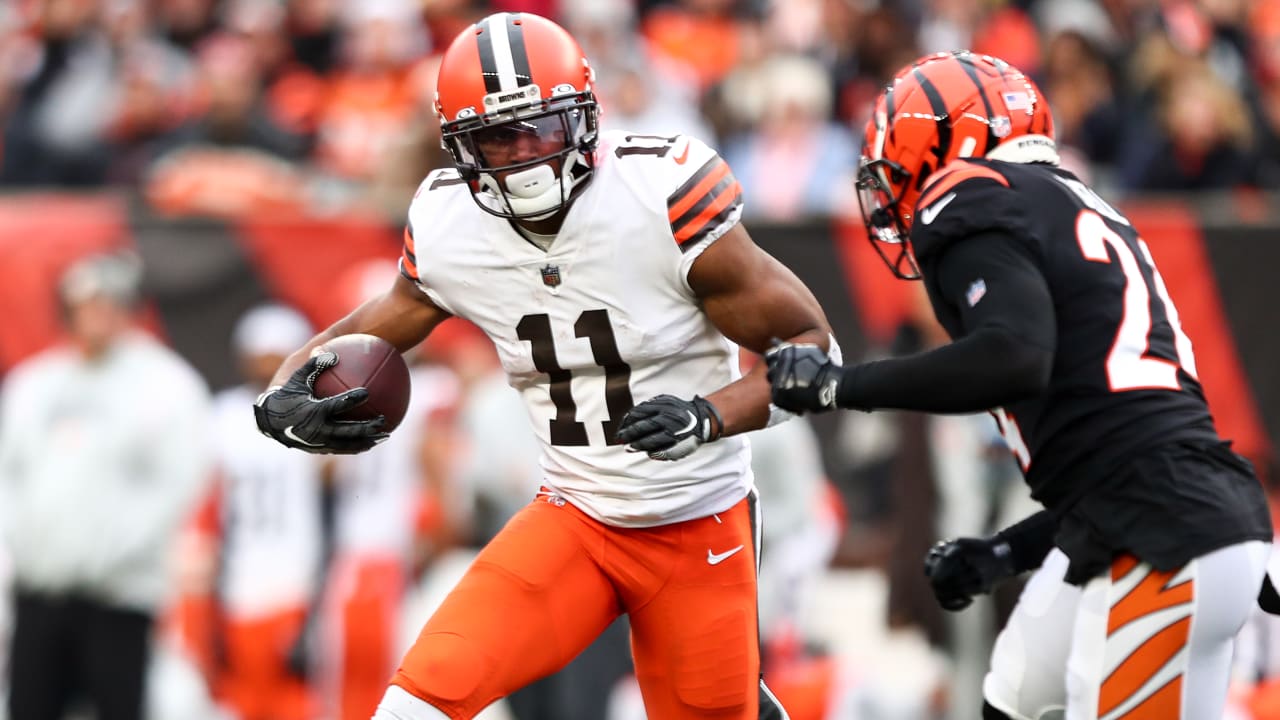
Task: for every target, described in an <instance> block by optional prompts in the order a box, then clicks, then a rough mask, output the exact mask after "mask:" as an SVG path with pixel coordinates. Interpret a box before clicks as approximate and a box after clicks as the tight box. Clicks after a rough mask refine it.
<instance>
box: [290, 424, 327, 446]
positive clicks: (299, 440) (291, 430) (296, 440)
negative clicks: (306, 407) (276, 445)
mask: <svg viewBox="0 0 1280 720" xmlns="http://www.w3.org/2000/svg"><path fill="white" fill-rule="evenodd" d="M284 436H285V437H287V438H289V439H290V440H292V441H294V442H296V443H301V444H303V445H306V446H307V447H320V443H313V442H307V441H306V440H303V439H302V438H300V437H298V436H297V435H295V434H294V433H293V426H292V425H290V426H289V427H287V428H285V429H284Z"/></svg>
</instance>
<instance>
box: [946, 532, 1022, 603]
mask: <svg viewBox="0 0 1280 720" xmlns="http://www.w3.org/2000/svg"><path fill="white" fill-rule="evenodd" d="M924 574H925V575H927V576H928V577H929V584H930V585H931V586H932V587H933V595H934V597H936V598H937V599H938V604H939V605H941V606H942V609H944V610H951V611H953V612H954V611H957V610H963V609H965V608H966V607H969V603H972V602H973V596H974V595H978V594H980V593H989V592H991V588H992V587H994V586H995V584H996V582H997V581H999V580H1003V579H1004V578H1007V577H1010V576H1012V575H1014V574H1015V571H1014V567H1013V554H1012V552H1011V550H1010V548H1009V543H1007V542H1005V541H1003V540H1000V539H995V538H992V539H984V538H955V539H953V540H944V541H941V542H939V543H937V544H936V545H934V546H933V547H932V548H930V549H929V554H928V555H926V556H925V558H924Z"/></svg>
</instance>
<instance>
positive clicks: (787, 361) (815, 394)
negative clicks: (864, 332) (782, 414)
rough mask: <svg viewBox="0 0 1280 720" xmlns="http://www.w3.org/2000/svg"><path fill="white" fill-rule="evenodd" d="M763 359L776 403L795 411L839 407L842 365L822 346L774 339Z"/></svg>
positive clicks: (801, 411) (825, 409)
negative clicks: (838, 393)
mask: <svg viewBox="0 0 1280 720" xmlns="http://www.w3.org/2000/svg"><path fill="white" fill-rule="evenodd" d="M764 359H765V362H767V363H768V364H769V384H770V385H772V386H773V404H774V405H777V406H778V407H780V408H782V409H783V410H788V411H790V412H793V413H804V412H825V411H827V410H834V409H835V408H836V390H837V388H839V386H840V370H841V368H840V366H839V365H837V364H835V363H833V362H831V358H830V356H828V355H827V353H826V352H825V351H824V350H823V349H822V348H820V347H818V346H817V345H813V344H811V343H801V344H792V343H775V344H774V346H773V348H771V349H770V350H769V351H768V352H766V353H765V354H764Z"/></svg>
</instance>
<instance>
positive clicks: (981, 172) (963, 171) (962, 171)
mask: <svg viewBox="0 0 1280 720" xmlns="http://www.w3.org/2000/svg"><path fill="white" fill-rule="evenodd" d="M972 178H989V179H991V180H995V181H996V182H998V183H1000V184H1001V185H1003V186H1005V187H1009V181H1008V180H1007V179H1005V176H1003V175H1001V174H1000V173H998V172H996V171H995V170H992V169H991V168H989V167H986V166H985V165H970V164H968V163H965V164H964V165H961V166H960V167H958V168H956V169H955V170H952V171H950V172H947V173H945V174H943V175H942V176H941V177H939V178H938V179H937V180H932V181H930V183H929V185H928V186H927V187H926V188H925V190H924V194H923V195H921V196H920V202H918V203H916V207H918V208H923V207H929V205H930V204H931V203H933V201H934V200H937V199H938V198H940V197H942V196H943V195H946V194H947V193H948V192H950V191H951V190H953V189H954V188H955V186H956V185H959V184H960V183H962V182H964V181H965V180H970V179H972Z"/></svg>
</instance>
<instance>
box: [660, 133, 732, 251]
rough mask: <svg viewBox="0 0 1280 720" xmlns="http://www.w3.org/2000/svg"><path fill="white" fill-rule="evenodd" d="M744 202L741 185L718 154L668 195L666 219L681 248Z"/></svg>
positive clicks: (712, 227)
mask: <svg viewBox="0 0 1280 720" xmlns="http://www.w3.org/2000/svg"><path fill="white" fill-rule="evenodd" d="M741 204H742V186H741V185H739V184H738V181H737V179H736V178H734V176H733V173H732V172H731V171H730V170H729V165H728V164H727V163H725V161H724V160H722V159H721V158H720V157H719V156H716V157H713V158H711V159H710V160H708V161H707V162H706V163H705V164H704V165H703V166H702V167H700V168H698V171H697V172H695V173H694V174H693V175H692V176H691V177H690V178H689V179H688V180H686V181H685V183H684V184H683V185H681V186H680V187H679V188H678V189H677V190H676V191H675V192H674V193H672V194H671V196H670V197H668V198H667V220H668V221H669V222H670V224H671V234H672V236H673V237H675V240H676V244H678V245H680V246H681V248H682V249H683V248H686V247H693V245H694V244H696V242H694V241H696V240H700V239H702V238H703V237H705V236H706V234H707V233H708V232H710V231H711V230H713V229H715V228H717V227H719V226H720V224H721V223H723V222H724V221H725V220H727V219H728V218H729V217H730V214H731V213H732V212H733V211H734V210H735V209H736V208H737V207H738V206H739V205H741Z"/></svg>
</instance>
